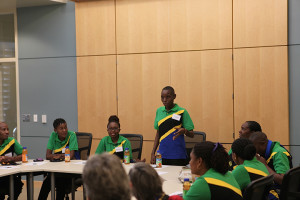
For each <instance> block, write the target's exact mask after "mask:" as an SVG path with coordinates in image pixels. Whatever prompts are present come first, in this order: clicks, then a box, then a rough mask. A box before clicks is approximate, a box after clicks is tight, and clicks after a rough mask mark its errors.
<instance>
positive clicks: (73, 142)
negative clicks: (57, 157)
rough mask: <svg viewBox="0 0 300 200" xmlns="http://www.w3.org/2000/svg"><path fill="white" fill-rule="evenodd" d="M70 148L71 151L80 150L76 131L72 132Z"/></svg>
mask: <svg viewBox="0 0 300 200" xmlns="http://www.w3.org/2000/svg"><path fill="white" fill-rule="evenodd" d="M69 149H70V151H72V150H74V151H77V150H78V143H77V137H76V133H74V132H71V137H70V141H69Z"/></svg>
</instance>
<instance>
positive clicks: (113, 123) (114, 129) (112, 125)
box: [107, 115, 121, 141]
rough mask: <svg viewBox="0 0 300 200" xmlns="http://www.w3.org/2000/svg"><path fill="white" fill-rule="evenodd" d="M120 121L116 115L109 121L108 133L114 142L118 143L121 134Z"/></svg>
mask: <svg viewBox="0 0 300 200" xmlns="http://www.w3.org/2000/svg"><path fill="white" fill-rule="evenodd" d="M120 130H121V129H120V120H119V118H118V117H117V116H116V115H112V116H110V117H109V119H108V124H107V132H108V135H109V136H110V137H111V139H112V141H117V140H118V138H119V133H120Z"/></svg>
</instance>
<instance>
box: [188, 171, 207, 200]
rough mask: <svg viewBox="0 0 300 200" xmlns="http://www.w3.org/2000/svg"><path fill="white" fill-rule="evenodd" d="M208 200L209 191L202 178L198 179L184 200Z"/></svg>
mask: <svg viewBox="0 0 300 200" xmlns="http://www.w3.org/2000/svg"><path fill="white" fill-rule="evenodd" d="M199 199H201V200H210V199H211V195H210V189H209V186H208V184H207V182H206V181H205V180H204V179H203V178H201V177H200V178H198V179H197V180H196V181H195V182H194V184H193V185H192V186H191V188H190V190H189V191H188V192H187V193H186V195H185V197H184V200H199Z"/></svg>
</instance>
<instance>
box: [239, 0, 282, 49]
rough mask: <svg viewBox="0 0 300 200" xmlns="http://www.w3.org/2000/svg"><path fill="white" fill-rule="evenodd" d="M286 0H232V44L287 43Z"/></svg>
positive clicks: (267, 44) (251, 45)
mask: <svg viewBox="0 0 300 200" xmlns="http://www.w3.org/2000/svg"><path fill="white" fill-rule="evenodd" d="M287 4H288V3H287V0H251V1H248V0H233V44H234V45H233V46H234V47H253V46H273V45H287V22H288V19H287Z"/></svg>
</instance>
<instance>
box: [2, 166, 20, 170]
mask: <svg viewBox="0 0 300 200" xmlns="http://www.w3.org/2000/svg"><path fill="white" fill-rule="evenodd" d="M17 168H20V166H12V165H8V166H1V167H0V169H17Z"/></svg>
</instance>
